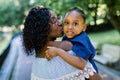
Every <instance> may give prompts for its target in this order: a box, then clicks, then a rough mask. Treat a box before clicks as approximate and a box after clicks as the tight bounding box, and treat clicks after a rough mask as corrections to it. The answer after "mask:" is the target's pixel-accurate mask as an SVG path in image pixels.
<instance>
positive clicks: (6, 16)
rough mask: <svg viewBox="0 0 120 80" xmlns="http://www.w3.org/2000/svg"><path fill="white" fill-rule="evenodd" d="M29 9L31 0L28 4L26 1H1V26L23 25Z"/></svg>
mask: <svg viewBox="0 0 120 80" xmlns="http://www.w3.org/2000/svg"><path fill="white" fill-rule="evenodd" d="M28 7H29V0H27V1H26V2H25V1H24V0H4V1H0V17H1V18H0V26H1V27H2V26H12V25H15V26H16V27H17V26H19V25H21V24H22V23H23V20H24V17H25V11H26V10H27V9H28Z"/></svg>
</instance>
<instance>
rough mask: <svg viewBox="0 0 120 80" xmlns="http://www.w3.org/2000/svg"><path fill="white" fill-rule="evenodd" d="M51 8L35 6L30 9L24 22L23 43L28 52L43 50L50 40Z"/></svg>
mask: <svg viewBox="0 0 120 80" xmlns="http://www.w3.org/2000/svg"><path fill="white" fill-rule="evenodd" d="M50 18H51V14H50V9H48V8H40V7H34V8H32V9H31V10H30V11H29V14H28V16H27V17H26V19H25V22H24V29H23V45H24V47H25V50H26V52H27V53H28V54H30V53H31V52H32V51H34V50H35V52H36V54H38V53H39V52H41V51H42V49H43V48H44V47H45V45H46V43H47V41H48V35H49V33H50V30H51V28H50V25H49V20H50Z"/></svg>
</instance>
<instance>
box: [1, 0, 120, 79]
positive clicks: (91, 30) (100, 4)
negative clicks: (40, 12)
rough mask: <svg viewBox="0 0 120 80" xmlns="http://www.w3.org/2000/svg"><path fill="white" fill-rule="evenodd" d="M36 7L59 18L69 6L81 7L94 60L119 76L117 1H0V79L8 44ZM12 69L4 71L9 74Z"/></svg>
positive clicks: (119, 13)
mask: <svg viewBox="0 0 120 80" xmlns="http://www.w3.org/2000/svg"><path fill="white" fill-rule="evenodd" d="M39 5H43V6H45V7H48V8H51V9H53V10H54V11H55V12H56V13H57V14H60V15H62V16H64V14H65V12H66V11H67V9H69V8H71V7H74V6H78V7H81V8H82V9H83V10H84V11H85V14H86V16H87V19H86V23H87V30H86V32H87V33H88V35H89V37H90V39H91V41H92V43H93V45H94V47H95V49H96V57H95V60H96V61H97V62H98V63H100V64H102V65H103V66H105V67H107V68H109V69H110V70H112V71H113V72H115V73H116V75H118V76H120V0H0V71H1V72H0V76H1V75H2V70H3V65H4V63H5V60H6V59H7V56H8V54H9V51H10V47H11V46H10V45H11V42H12V40H13V39H14V38H15V37H16V34H20V33H21V32H22V29H23V27H24V26H23V24H24V19H25V16H26V15H27V14H28V11H29V10H30V9H31V8H32V7H34V6H39ZM59 39H60V38H58V40H59ZM104 53H105V54H104ZM15 60H16V62H17V59H16V58H15ZM16 62H14V63H16ZM8 63H12V62H8ZM12 65H13V64H12ZM6 67H9V66H6ZM12 70H14V69H13V68H11V69H10V71H7V72H9V73H10V75H11V74H12V72H13V71H12ZM5 75H7V74H5ZM8 77H10V76H8ZM8 80H9V79H8ZM105 80H106V79H105ZM109 80H110V79H109ZM111 80H116V79H111Z"/></svg>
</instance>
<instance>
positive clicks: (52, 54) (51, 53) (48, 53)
mask: <svg viewBox="0 0 120 80" xmlns="http://www.w3.org/2000/svg"><path fill="white" fill-rule="evenodd" d="M47 48H48V49H47V50H46V51H45V53H46V58H47V59H48V60H51V59H52V58H54V57H56V56H57V51H59V48H56V47H47Z"/></svg>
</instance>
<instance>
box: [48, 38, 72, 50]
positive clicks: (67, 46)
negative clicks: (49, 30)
mask: <svg viewBox="0 0 120 80" xmlns="http://www.w3.org/2000/svg"><path fill="white" fill-rule="evenodd" d="M47 45H48V46H53V47H57V48H61V49H63V50H65V51H69V50H71V49H72V46H73V44H72V43H71V42H70V41H66V40H65V41H49V42H48V44H47Z"/></svg>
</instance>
